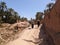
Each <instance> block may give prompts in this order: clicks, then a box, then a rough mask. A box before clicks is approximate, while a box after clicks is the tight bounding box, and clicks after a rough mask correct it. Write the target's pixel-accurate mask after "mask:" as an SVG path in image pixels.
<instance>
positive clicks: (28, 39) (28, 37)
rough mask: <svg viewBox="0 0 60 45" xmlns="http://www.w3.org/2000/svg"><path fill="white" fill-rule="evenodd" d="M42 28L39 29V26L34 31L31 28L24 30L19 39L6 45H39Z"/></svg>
mask: <svg viewBox="0 0 60 45" xmlns="http://www.w3.org/2000/svg"><path fill="white" fill-rule="evenodd" d="M40 27H41V25H40ZM40 27H39V28H38V27H37V25H35V26H34V28H33V29H32V28H31V27H28V28H26V29H24V31H23V32H22V33H21V34H20V37H19V38H18V39H16V40H14V41H11V42H9V43H7V44H6V45H37V40H38V38H39V32H40V30H39V29H40Z"/></svg>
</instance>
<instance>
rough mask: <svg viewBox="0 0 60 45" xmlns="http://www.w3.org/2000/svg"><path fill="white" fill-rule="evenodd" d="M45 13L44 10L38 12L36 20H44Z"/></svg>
mask: <svg viewBox="0 0 60 45" xmlns="http://www.w3.org/2000/svg"><path fill="white" fill-rule="evenodd" d="M42 16H43V13H42V12H37V14H36V20H42Z"/></svg>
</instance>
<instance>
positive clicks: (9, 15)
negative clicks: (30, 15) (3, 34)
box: [0, 2, 27, 24]
mask: <svg viewBox="0 0 60 45" xmlns="http://www.w3.org/2000/svg"><path fill="white" fill-rule="evenodd" d="M16 20H27V18H25V17H22V18H21V17H20V16H19V14H18V12H16V11H15V10H14V9H12V8H8V7H7V5H6V3H5V2H0V23H11V24H12V23H15V22H16Z"/></svg>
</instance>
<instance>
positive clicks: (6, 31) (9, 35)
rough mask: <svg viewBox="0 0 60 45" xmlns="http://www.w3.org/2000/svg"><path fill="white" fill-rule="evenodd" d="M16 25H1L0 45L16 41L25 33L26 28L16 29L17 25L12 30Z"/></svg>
mask: <svg viewBox="0 0 60 45" xmlns="http://www.w3.org/2000/svg"><path fill="white" fill-rule="evenodd" d="M13 25H15V24H8V23H3V24H0V45H4V44H5V43H7V42H9V41H11V40H15V39H17V38H18V37H19V34H20V33H21V32H22V31H23V29H25V28H26V26H25V28H24V27H20V28H19V29H16V25H15V26H14V27H13V28H10V27H11V26H13Z"/></svg>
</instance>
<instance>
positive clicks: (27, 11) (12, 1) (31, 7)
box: [0, 0, 53, 19]
mask: <svg viewBox="0 0 60 45" xmlns="http://www.w3.org/2000/svg"><path fill="white" fill-rule="evenodd" d="M0 1H1V0H0ZM3 1H4V2H6V4H7V6H8V8H13V9H14V10H15V11H17V12H18V13H19V15H20V16H21V17H27V18H28V19H30V18H35V15H36V12H43V11H44V9H46V5H47V4H48V3H50V2H53V1H51V0H3Z"/></svg>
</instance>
